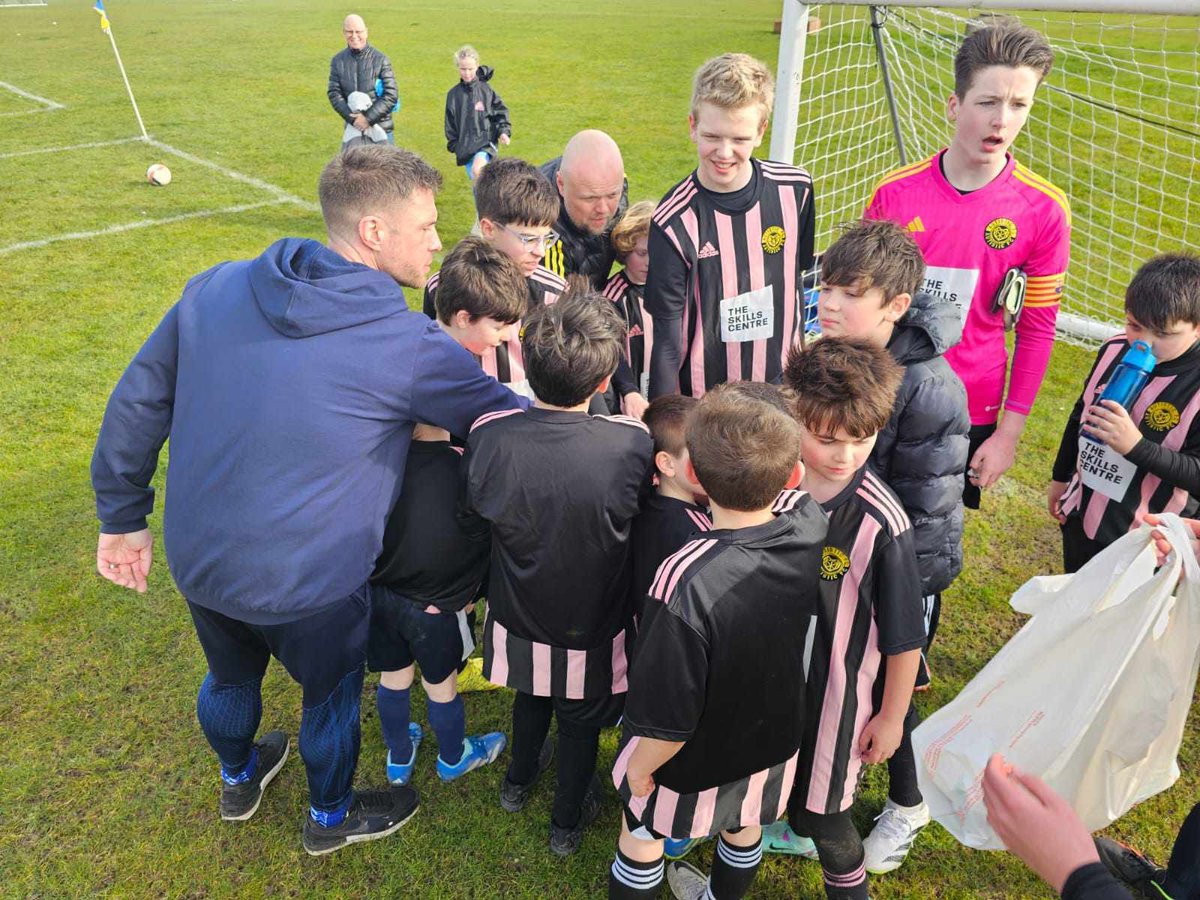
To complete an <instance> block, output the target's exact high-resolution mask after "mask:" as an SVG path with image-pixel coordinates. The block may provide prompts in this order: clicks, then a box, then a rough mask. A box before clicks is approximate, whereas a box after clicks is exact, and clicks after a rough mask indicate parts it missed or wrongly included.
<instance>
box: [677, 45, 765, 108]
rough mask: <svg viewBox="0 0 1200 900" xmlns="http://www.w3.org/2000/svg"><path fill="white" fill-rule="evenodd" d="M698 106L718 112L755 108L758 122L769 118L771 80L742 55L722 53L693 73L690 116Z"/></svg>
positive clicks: (759, 63)
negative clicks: (716, 108)
mask: <svg viewBox="0 0 1200 900" xmlns="http://www.w3.org/2000/svg"><path fill="white" fill-rule="evenodd" d="M701 103H711V104H712V105H713V106H719V107H720V108H721V109H742V108H744V107H747V106H757V107H758V109H759V112H761V113H762V121H763V122H765V121H767V119H769V118H771V107H772V106H773V105H774V103H775V80H774V79H773V78H772V77H771V70H770V69H768V68H767V67H766V66H765V65H763V64H762V63H761V62H759V61H758V60H757V59H755V58H754V57H753V56H750V55H749V54H746V53H724V54H722V55H721V56H717V57H714V58H712V59H710V60H709V61H708V62H706V63H705V64H704V65H702V66H701V67H700V68H699V69H697V70H696V78H695V80H694V81H693V82H692V115H693V116H695V115H696V114H697V110H698V109H699V108H700V104H701Z"/></svg>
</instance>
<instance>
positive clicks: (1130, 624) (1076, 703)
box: [913, 515, 1200, 850]
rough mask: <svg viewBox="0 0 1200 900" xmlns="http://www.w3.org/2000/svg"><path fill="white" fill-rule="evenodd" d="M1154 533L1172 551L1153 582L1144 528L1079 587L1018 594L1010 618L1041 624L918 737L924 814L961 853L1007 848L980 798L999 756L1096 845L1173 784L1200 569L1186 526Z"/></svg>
mask: <svg viewBox="0 0 1200 900" xmlns="http://www.w3.org/2000/svg"><path fill="white" fill-rule="evenodd" d="M1160 530H1161V531H1163V532H1164V533H1165V534H1166V535H1167V536H1168V538H1169V539H1170V541H1171V544H1172V546H1173V548H1174V550H1173V552H1172V553H1171V554H1170V556H1169V557H1168V559H1167V561H1166V563H1165V564H1164V565H1163V566H1162V568H1161V569H1160V570H1159V571H1158V572H1157V573H1156V572H1155V571H1154V568H1155V555H1154V546H1153V541H1152V540H1151V538H1150V528H1149V526H1146V525H1143V526H1142V527H1141V528H1140V529H1139V530H1138V531H1135V532H1131V533H1130V534H1127V535H1125V536H1124V537H1122V538H1121V539H1120V540H1119V541H1117V542H1116V543H1114V544H1112V545H1111V546H1110V547H1108V548H1107V549H1106V550H1105V551H1104V552H1103V553H1101V554H1100V555H1098V556H1097V557H1095V558H1094V559H1093V560H1092V561H1091V562H1089V563H1088V564H1087V565H1086V566H1084V567H1083V568H1082V569H1081V570H1080V571H1079V572H1077V573H1076V574H1074V575H1059V576H1052V577H1040V578H1033V579H1031V580H1030V581H1028V582H1027V583H1026V584H1024V585H1023V586H1022V587H1021V588H1020V589H1019V590H1018V591H1017V593H1016V594H1014V595H1013V598H1012V606H1013V608H1014V609H1016V610H1018V611H1019V612H1027V613H1031V614H1032V615H1033V618H1032V619H1030V620H1029V621H1028V622H1026V623H1025V626H1024V627H1023V628H1022V629H1021V630H1020V631H1019V632H1017V633H1016V634H1015V635H1013V637H1012V639H1011V640H1009V642H1008V643H1007V644H1005V645H1004V647H1003V648H1001V650H1000V652H999V653H997V654H996V656H995V657H994V658H993V659H992V660H991V662H989V663H988V664H987V665H986V666H985V667H984V668H983V670H982V671H980V672H979V674H978V675H976V676H975V678H973V679H972V680H971V682H970V683H969V684H968V685H967V686H966V687H965V688H963V690H962V692H961V693H960V694H959V695H958V696H957V697H955V698H954V700H952V701H951V702H950V703H948V704H947V705H946V706H943V707H942V708H941V709H939V710H938V711H937V712H936V713H934V714H933V715H932V716H930V717H929V718H928V719H927V720H926V721H925V722H923V723H922V724H921V725H920V726H919V727H918V728H917V729H916V731H915V732H914V733H913V749H914V751H915V753H916V756H917V775H918V779H919V782H920V786H921V792H922V793H923V794H924V795H925V801H926V802H927V803H928V804H929V808H930V811H931V812H932V814H933V817H934V818H935V819H937V821H938V822H940V823H941V824H942V826H943V827H945V828H946V830H947V831H949V832H950V833H951V834H953V835H954V836H955V837H956V838H957V839H958V840H959V841H961V842H962V843H963V844H966V845H967V846H968V847H976V848H979V849H989V850H999V849H1002V848H1003V846H1004V845H1003V844H1002V843H1001V842H1000V839H999V838H998V837H997V836H996V834H995V832H993V831H992V829H991V827H990V826H989V825H988V823H987V811H986V809H985V808H984V804H983V791H982V788H981V781H982V778H983V769H984V766H985V765H986V764H987V761H988V758H989V757H990V756H991V755H992V754H993V753H1001V754H1002V755H1003V756H1004V757H1005V758H1006V759H1007V760H1008V761H1009V762H1011V763H1013V764H1014V765H1015V766H1016V767H1017V768H1019V769H1023V770H1025V771H1026V772H1030V773H1033V774H1035V775H1039V776H1040V777H1041V778H1043V779H1044V780H1045V781H1046V782H1047V783H1048V784H1049V785H1050V786H1051V787H1052V788H1054V790H1056V791H1057V792H1058V793H1059V794H1061V795H1062V796H1063V797H1065V798H1066V799H1067V801H1068V802H1069V803H1070V804H1071V806H1072V807H1073V808H1074V809H1075V811H1076V812H1077V813H1079V816H1080V818H1081V819H1082V820H1083V822H1084V824H1085V825H1086V826H1087V827H1088V828H1089V829H1091V830H1093V831H1095V830H1096V829H1099V828H1103V827H1105V826H1106V825H1109V824H1110V823H1112V822H1113V821H1114V820H1116V819H1117V818H1118V817H1119V816H1121V815H1122V814H1124V813H1125V812H1126V811H1127V810H1129V809H1130V808H1131V807H1133V806H1135V805H1136V804H1138V803H1140V802H1141V801H1143V800H1145V799H1146V798H1147V797H1151V796H1153V795H1154V794H1157V793H1158V792H1159V791H1162V790H1164V789H1166V788H1168V787H1170V786H1171V784H1173V783H1174V781H1175V780H1176V779H1177V778H1178V777H1179V768H1178V766H1177V765H1176V762H1175V757H1176V755H1177V754H1178V752H1179V745H1180V742H1181V740H1182V736H1183V727H1184V722H1185V720H1186V718H1187V713H1188V707H1189V705H1190V704H1191V702H1192V697H1193V692H1194V690H1195V686H1196V669H1197V663H1198V662H1200V566H1198V565H1197V562H1196V558H1195V556H1194V554H1193V551H1192V548H1191V546H1190V543H1189V537H1190V534H1189V532H1188V530H1187V527H1186V526H1185V525H1184V524H1183V523H1182V521H1181V520H1180V519H1179V517H1178V516H1174V515H1168V516H1163V526H1162V527H1161V528H1160ZM1181 573H1182V575H1183V577H1182V578H1180V575H1181ZM1176 585H1178V586H1176Z"/></svg>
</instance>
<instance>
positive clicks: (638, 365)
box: [603, 269, 654, 397]
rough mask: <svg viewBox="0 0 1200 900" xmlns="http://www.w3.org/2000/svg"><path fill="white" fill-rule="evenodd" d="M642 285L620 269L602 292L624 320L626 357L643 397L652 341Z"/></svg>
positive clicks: (647, 384)
mask: <svg viewBox="0 0 1200 900" xmlns="http://www.w3.org/2000/svg"><path fill="white" fill-rule="evenodd" d="M644 287H645V285H640V284H634V283H633V282H632V281H630V280H629V276H628V275H626V274H625V270H624V269H622V270H621V271H619V272H617V273H616V274H615V275H613V277H612V278H610V279H608V284H606V285H605V286H604V292H603V293H604V296H605V297H607V298H608V299H609V300H611V301H612V302H613V303H615V304H616V305H617V311H618V312H620V313H621V318H622V319H624V320H625V328H626V331H625V360H626V362H628V363H629V370H630V373H631V375H632V376H633V383H634V385H635V386H636V388H637V390H638V391H640V392H641V394H642V396H643V397H646V396H649V394H650V349H651V347H652V346H653V344H654V324H653V320H652V319H651V318H650V316H648V315H646V301H645V299H644V297H643V296H642V289H643V288H644Z"/></svg>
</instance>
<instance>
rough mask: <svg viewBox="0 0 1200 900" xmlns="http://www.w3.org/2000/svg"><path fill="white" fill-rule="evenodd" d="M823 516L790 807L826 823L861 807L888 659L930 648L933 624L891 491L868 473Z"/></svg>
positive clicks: (906, 527) (908, 527)
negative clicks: (857, 800)
mask: <svg viewBox="0 0 1200 900" xmlns="http://www.w3.org/2000/svg"><path fill="white" fill-rule="evenodd" d="M822 507H823V508H824V509H825V512H826V513H828V515H829V534H828V536H827V537H826V538H825V545H824V549H823V550H822V553H821V561H820V602H819V606H818V610H817V627H816V632H815V638H814V640H813V644H812V657H811V659H810V661H809V665H808V685H807V703H808V709H809V711H810V713H809V716H808V719H807V722H806V725H805V730H804V743H803V746H802V748H801V751H800V765H799V769H798V771H797V774H796V786H795V790H794V792H793V795H792V803H793V804H797V805H798V807H799V808H803V809H807V810H809V811H810V812H815V813H819V814H822V815H824V814H829V813H836V812H841V811H842V810H844V809H848V808H849V807H850V804H851V803H852V802H853V800H854V791H855V789H856V787H857V784H858V776H859V773H860V771H861V769H862V757H861V756H860V754H859V751H858V739H859V737H860V736H861V734H862V730H863V728H864V727H865V726H866V724H867V722H868V721H870V719H871V716H872V715H874V713H875V710H876V708H877V705H878V703H879V702H880V701H881V700H882V698H883V676H884V667H883V658H884V657H885V656H893V655H896V654H899V653H904V652H905V651H907V650H914V649H916V648H918V647H923V646H925V617H924V612H923V607H922V605H921V573H920V571H919V569H918V568H917V554H916V550H915V548H914V546H913V530H912V524H911V523H910V522H909V519H908V516H907V515H906V514H905V512H904V507H903V506H902V505H901V503H900V501H899V500H898V499H897V498H896V495H895V494H893V493H892V491H891V489H890V488H889V487H888V486H887V485H885V484H884V483H883V482H882V481H881V480H880V479H879V478H878V476H876V475H875V474H874V473H873V472H871V471H870V470H869V469H868V468H867V467H865V466H864V467H863V468H862V469H859V470H858V472H856V473H855V475H854V477H853V478H852V479H851V481H850V483H849V484H847V485H846V487H845V488H843V489H842V491H841V492H840V493H839V494H838V495H837V496H836V497H834V498H833V499H831V500H828V501H826V502H825V503H823V504H822Z"/></svg>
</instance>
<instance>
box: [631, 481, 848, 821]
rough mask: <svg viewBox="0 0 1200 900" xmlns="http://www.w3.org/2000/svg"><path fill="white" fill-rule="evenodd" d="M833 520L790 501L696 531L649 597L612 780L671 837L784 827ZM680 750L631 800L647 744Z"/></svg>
mask: <svg viewBox="0 0 1200 900" xmlns="http://www.w3.org/2000/svg"><path fill="white" fill-rule="evenodd" d="M826 529H827V522H826V518H825V514H824V513H823V512H822V511H821V508H820V505H819V504H817V503H816V502H815V501H814V500H813V499H812V498H811V497H810V496H809V495H808V494H806V493H803V492H801V491H788V492H785V494H784V495H782V496H781V498H780V502H779V503H778V514H777V515H776V517H775V518H774V519H772V520H771V521H769V522H767V523H765V524H763V525H756V526H753V527H750V528H739V529H736V530H728V529H718V530H714V531H709V532H706V533H704V534H702V535H698V536H697V537H696V539H695V540H692V541H690V542H688V543H687V544H685V545H684V546H683V547H682V548H681V549H680V550H679V551H678V552H676V553H675V554H673V555H671V556H669V557H667V559H666V560H664V562H663V564H662V565H661V566H660V567H659V569H658V573H657V575H656V576H655V579H654V583H653V584H652V585H651V587H650V592H649V597H648V599H647V601H646V613H645V617H644V620H643V625H642V629H641V631H640V633H639V637H638V641H639V643H638V652H637V655H636V656H635V657H634V662H633V668H632V670H631V672H630V678H629V696H628V698H627V699H626V703H625V733H624V745H623V747H622V749H621V751H620V752H619V753H618V757H617V762H616V766H615V767H614V769H613V783H614V784H615V785H616V786H617V790H618V791H619V792H620V794H621V798H622V800H623V801H624V802H625V804H626V806H627V807H628V808H629V809H630V811H631V812H632V813H633V814H634V815H635V816H636V817H638V819H639V820H640V821H641V822H642V823H643V824H644V825H645V826H646V827H647V828H649V829H651V830H652V831H654V832H655V833H657V834H659V835H663V836H666V837H677V838H679V837H689V836H691V837H702V836H705V835H709V834H714V833H716V832H718V831H722V830H724V829H727V828H735V827H738V826H741V825H765V824H769V823H771V822H774V821H775V820H776V819H778V818H779V816H780V814H781V813H782V811H783V809H784V806H785V805H786V803H787V799H788V795H789V792H790V790H791V785H792V780H793V778H794V775H795V770H796V755H797V752H798V750H799V747H800V739H801V736H802V731H803V725H804V712H805V710H804V646H805V641H806V639H807V637H808V634H809V630H810V628H811V627H812V624H813V616H814V614H815V613H816V604H817V570H818V567H819V566H820V554H821V546H822V544H823V542H824V539H825V532H826ZM643 737H645V738H656V739H659V740H665V741H676V742H683V745H684V746H683V748H682V749H681V750H680V751H679V752H678V753H677V754H676V755H675V756H674V757H672V758H671V759H670V760H668V761H667V762H666V763H665V764H664V765H663V766H662V767H661V768H659V769H658V771H656V772H655V773H654V781H655V785H656V787H655V789H654V791H652V792H651V793H650V795H649V796H647V797H633V796H632V794H631V792H630V790H629V783H628V779H627V777H626V770H627V766H628V761H629V756H630V755H631V754H632V752H633V748H634V747H635V746H636V742H637V741H638V740H639V739H640V738H643Z"/></svg>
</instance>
